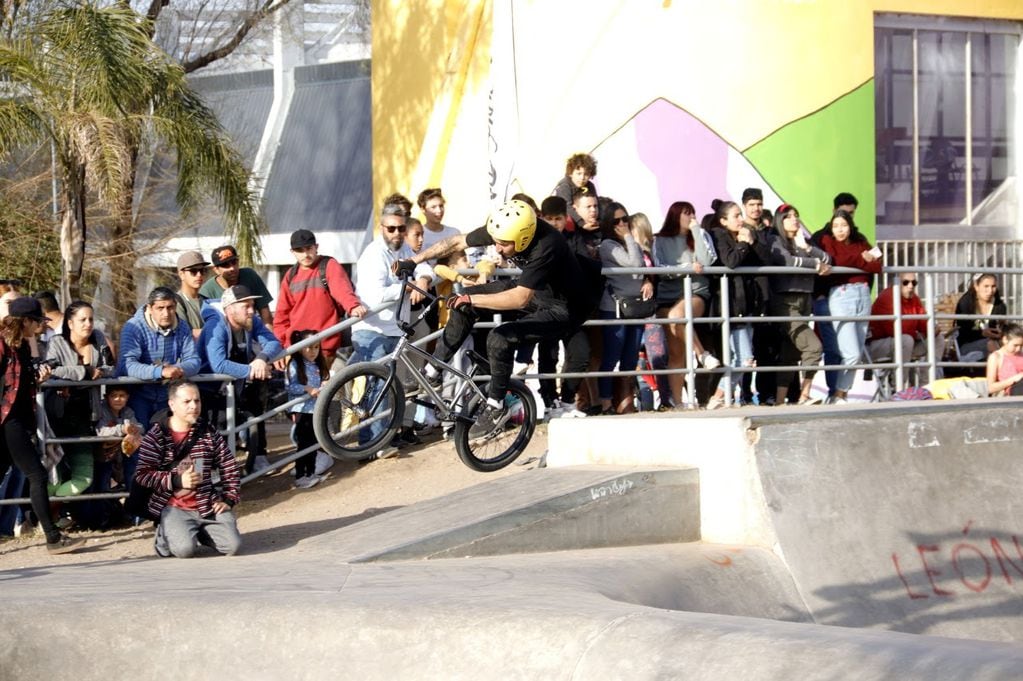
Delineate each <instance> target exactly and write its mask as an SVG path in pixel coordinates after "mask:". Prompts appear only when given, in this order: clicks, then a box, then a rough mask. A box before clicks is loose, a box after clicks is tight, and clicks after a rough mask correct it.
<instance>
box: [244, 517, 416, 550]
mask: <svg viewBox="0 0 1023 681" xmlns="http://www.w3.org/2000/svg"><path fill="white" fill-rule="evenodd" d="M398 508H402V507H401V506H385V507H382V508H367V509H366V510H365V511H363V512H362V513H359V514H358V515H350V516H345V517H342V518H329V519H327V520H314V521H311V522H306V523H295V524H294V525H278V526H276V527H270V528H267V529H265V530H257V531H255V532H246V533H244V534H242V540H243V542H244V544H243V546H242V551H241V553H242V554H243V555H246V556H253V555H259V554H264V553H274V552H276V551H283V550H285V549H289V548H291V547H293V546H295V545H296V544H298V543H299V542H301V541H303V540H306V539H310V538H312V537H318V536H321V535H324V534H327V533H328V532H333V531H334V530H339V529H341V528H343V527H348V526H349V525H354V524H355V523H358V522H361V521H363V520H366V519H368V518H372V517H374V516H378V515H380V514H382V513H387V512H388V511H393V510H395V509H398Z"/></svg>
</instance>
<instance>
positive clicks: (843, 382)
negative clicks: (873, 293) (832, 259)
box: [828, 284, 870, 391]
mask: <svg viewBox="0 0 1023 681" xmlns="http://www.w3.org/2000/svg"><path fill="white" fill-rule="evenodd" d="M828 307H829V309H830V310H831V314H833V315H835V316H836V317H866V316H867V315H869V314H870V287H869V286H867V285H866V284H845V285H843V286H835V287H834V288H832V289H831V292H830V293H829V294H828ZM832 324H833V325H834V327H835V336H836V337H837V339H838V352H839V353H840V354H841V355H842V364H844V365H846V366H852V365H854V364H858V363H859V361H860V359H861V358H862V357H863V344H864V343H865V342H866V340H867V322H866V321H862V322H861V321H846V322H832ZM855 378H856V371H855V370H853V369H846V370H844V371H840V372H838V381H837V383H836V384H835V389H836V390H843V391H848V390H849V388H851V387H852V384H853V380H854V379H855Z"/></svg>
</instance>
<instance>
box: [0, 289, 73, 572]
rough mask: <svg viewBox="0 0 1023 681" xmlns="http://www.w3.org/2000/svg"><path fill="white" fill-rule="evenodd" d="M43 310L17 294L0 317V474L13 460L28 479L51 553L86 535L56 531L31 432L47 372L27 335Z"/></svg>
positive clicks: (33, 330) (39, 323)
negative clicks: (36, 362)
mask: <svg viewBox="0 0 1023 681" xmlns="http://www.w3.org/2000/svg"><path fill="white" fill-rule="evenodd" d="M43 319H44V317H43V311H42V308H41V307H40V306H39V301H38V300H36V299H35V298H16V299H14V300H12V301H11V302H10V305H9V307H8V316H7V317H5V318H4V319H3V320H0V385H2V388H0V478H3V476H4V475H5V474H6V473H7V469H8V468H10V465H11V463H12V462H13V463H14V465H15V466H17V467H18V470H20V471H21V472H22V473H24V474H25V477H27V478H28V484H29V496H30V497H31V499H32V511H33V512H34V513H35V515H36V517H37V518H38V519H39V523H40V524H41V525H42V527H43V531H44V532H45V533H46V549H47V550H48V551H49V552H50V553H54V554H56V553H70V552H71V551H74V550H76V549H78V548H80V547H81V546H82V545H83V544H84V543H85V540H84V539H81V538H79V539H72V538H70V537H65V536H62V535H61V534H60V531H59V530H58V529H57V527H56V526H55V525H54V524H53V519H52V518H51V517H50V502H49V499H47V496H46V469H44V468H43V464H42V462H41V461H40V460H39V451H38V450H37V449H36V445H35V441H34V440H33V439H32V435H33V433H34V432H35V429H36V414H35V406H36V400H35V398H36V385H37V382H38V381H44V380H46V379H47V378H48V377H49V375H50V367H48V366H46V365H45V364H44V365H42V366H40V367H39V368H38V369H36V368H34V367H33V366H32V355H31V352H30V351H29V347H28V343H27V342H26V339H27V338H29V337H31V336H33V335H36V334H38V333H39V330H40V327H41V326H42V320H43Z"/></svg>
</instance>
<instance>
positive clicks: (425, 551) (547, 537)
mask: <svg viewBox="0 0 1023 681" xmlns="http://www.w3.org/2000/svg"><path fill="white" fill-rule="evenodd" d="M699 538H700V494H699V475H698V474H697V471H696V469H695V468H688V469H677V468H675V469H671V468H658V467H649V466H648V467H645V468H633V469H629V470H623V469H621V468H615V467H605V466H592V467H583V468H573V469H571V470H550V469H540V470H534V471H524V472H523V473H520V474H518V475H513V476H509V477H506V478H500V479H497V480H493V481H489V482H485V483H482V484H480V485H476V486H474V487H470V488H467V489H464V490H461V491H459V492H455V493H453V494H449V495H447V496H444V497H440V498H438V499H434V500H431V501H425V502H421V503H418V504H415V505H414V506H410V507H407V508H403V509H398V510H396V511H391V512H390V513H386V514H383V515H380V516H378V517H375V518H371V519H369V520H365V521H363V522H361V523H358V524H356V525H353V526H351V527H349V528H345V529H342V530H339V531H338V532H335V533H331V534H330V535H329V536H327V537H321V538H318V539H315V540H312V542H306V545H307V546H308V547H309V548H313V547H316V546H318V545H322V546H323V547H325V548H329V550H330V551H332V552H339V554H338V556H339V558H341V559H343V560H345V561H347V562H352V563H360V562H366V561H374V560H407V559H414V558H465V557H471V556H489V555H497V554H508V553H535V552H541V551H563V550H570V549H588V548H603V547H608V546H635V545H639V544H661V543H669V542H691V541H698V540H699Z"/></svg>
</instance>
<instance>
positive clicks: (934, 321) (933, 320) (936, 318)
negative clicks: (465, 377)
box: [0, 266, 1023, 506]
mask: <svg viewBox="0 0 1023 681" xmlns="http://www.w3.org/2000/svg"><path fill="white" fill-rule="evenodd" d="M603 272H604V274H609V275H610V274H631V275H657V274H675V275H678V274H681V275H683V301H684V309H685V316H684V317H652V318H648V319H607V320H604V319H591V320H589V321H587V322H585V324H584V326H608V325H637V324H639V325H644V326H645V325H648V324H658V325H667V324H684V325H685V357H687V358H688V361H686V363H685V364H686V366H685V367H683V368H681V369H670V368H669V369H643V370H639V369H637V370H621V369H616V370H614V371H604V372H601V371H587V372H578V373H564V372H558V373H548V374H525V375H524V376H523V378H526V379H565V378H593V377H602V376H648V375H653V376H659V375H669V374H677V373H682V374H684V375H685V377H686V379H685V383H686V385H687V388H688V389H687V395H688V396H689V405H690V406H695V399H696V398H695V395H696V377H697V375H698V374H720V375H721V376H722V377H723V379H724V400H725V404H726V405H728V404H730V403H731V399H732V393H733V390H732V388H733V385H734V382H735V380H737V378H738V377H739V376H741V375H742V374H746V373H757V372H764V373H768V372H792V371H800V370H813V371H842V370H863V369H872V370H893V371H894V380H895V384H896V390H902V389H903V388H904V387H905V386H904V378H903V374H904V370H906V369H925V370H926V372H927V376H928V380H929V381H933V380H935V378H936V377H937V376H938V374H939V371H940V369H942V368H944V367H965V368H977V367H983V366H984V363H983V362H962V361H958V362H946V361H942V358H941V357H938V356H937V354H936V353H937V344H936V338H937V333H938V324H939V322H941V321H943V320H955V319H981V318H984V319H1016V318H1017V317H1014V316H1012V315H1003V316H997V315H986V316H983V317H981V316H979V315H955V314H945V313H939V312H937V311H936V298H937V291H938V290H940V288H939V286H940V284H938V282H939V281H941V279H940V278H939V277H945V276H948V275H956V276H959V277H962V276H965V275H970V276H972V275H973V274H976V273H980V272H983V273H987V272H991V273H994V274H996V275H999V276H1001V277H1008V276H1011V277H1023V268H992V267H986V268H967V267H922V266H921V267H910V266H891V267H885V268H884V269H883V275H884V277H885V278H887V276H888V275H892V274H898V273H902V272H914V273H917V274H919V275H921V276H923V277H924V286H923V287H922V288H921V292H922V293H923V295H921V296H920V297H921V299H922V300H923V302H924V304H925V309H926V314H923V315H903V314H902V298H901V296H899V295H895V296H893V313H892V314H891V315H868V316H860V317H851V316H841V315H830V316H826V317H825V316H818V317H813V316H811V317H779V316H757V317H733V316H731V310H730V300H729V295H728V291H729V287H730V286H731V284H732V279H733V278H734V277H741V276H751V275H771V274H799V275H807V276H816V275H815V274H814V273H813V271H812V270H807V269H803V268H795V267H744V268H736V269H729V268H726V267H705V268H703V271H702V272H701V275H700V276H719V277H720V292H719V296H718V299H719V304H720V314H718V315H716V316H705V317H694V316H693V305H692V303H693V292H692V276H693V274H694V273H693V272H692V271H691V270H689V269H688V268H684V267H635V268H629V267H614V268H604V270H603ZM831 272H832V273H833V274H853V273H861V271H860V270H856V269H853V268H843V267H835V268H832V270H831ZM460 273H461V274H474V273H475V270H462V271H460ZM519 273H520V270H518V269H502V270H498V271H497V272H495V275H496V276H515V275H517V274H519ZM392 305H393V303H392V302H387V303H382V304H380V305H377V306H375V307H373V308H371V309H370V310H369V311H368V312H367V315H369V314H377V313H379V312H380V311H381V310H384V309H387V308H389V307H391V306H392ZM919 319H925V320H926V321H927V335H926V341H927V354H926V357H925V358H924V359H923V360H922V361H919V362H912V361H906V359H907V358H905V357H903V354H902V344H901V343H893V355H894V356H893V357H892V360H891V361H888V362H883V361H882V362H859V363H857V364H855V365H845V364H840V365H819V366H814V367H806V366H801V365H778V366H765V367H761V366H752V367H733V366H731V359H732V358H731V349H730V343H729V336H730V331H731V326H732V325H733V324H772V323H781V322H787V321H793V320H809V321H813V322H832V321H859V322H869V321H873V320H891V321H892V322H893V325H894V337H896V338H898V337H901V335H902V325H903V322H904V321H907V320H919ZM358 321H359V319H356V318H350V319H346V320H344V321H341V322H339V323H337V324H335V325H333V326H331V327H330V328H328V329H325V330H323V331H321V332H319V333H317V334H316V335H314V336H310V337H309V338H307V339H304V340H303V341H301V342H300V343H296V344H294V345H291V346H290V347H289V348H287V349H286V350H285V351H284V352H283V353H281V354H280V355H278V356H276V357H274V358H273V359H272V360H271V361H272V362H274V361H277V360H279V359H281V358H284V357H287V356H290V355H293V354H295V353H297V352H299V351H301V350H302V349H303V348H305V347H307V346H309V345H312V344H314V343H317V342H320V341H322V340H323V339H324V338H328V337H331V336H335V335H337V334H339V333H341V332H342V331H344V330H345V329H347V328H349V327H351V326H353V325H354V324H356V323H357V322H358ZM500 323H501V318H500V315H495V320H494V321H493V322H485V323H479V324H478V325H477V327H478V328H493V327H495V326H497V325H499V324H500ZM714 324H720V325H721V334H720V335H721V348H722V358H721V359H722V365H721V367H719V368H716V369H703V368H697V367H696V362H695V361H694V358H695V353H694V339H695V336H696V326H697V325H714ZM441 333H442V331H437V332H434V333H432V334H430V335H429V336H427V337H425V338H422V339H420V340H418V341H416V343H415V344H416V345H422V344H425V343H427V342H429V341H430V340H432V339H433V338H436V337H437V336H439V335H440V334H441ZM477 378H478V379H480V380H485V379H486V378H488V376H485V375H480V376H477ZM189 380H192V381H195V382H210V381H222V382H224V383H225V387H226V397H227V400H226V402H227V406H226V410H225V411H226V415H227V427H226V429H225V430H223V431H222V433H223V434H224V435H226V436H227V437H228V441H229V446H230V448H231V451H235V450H236V448H237V442H236V438H237V434H238V433H239V432H241V431H243V430H247V429H248V428H251V427H253V426H255V425H256V424H258V423H260V422H262V421H265V420H267V419H270V418H272V417H273V416H275V415H276V414H279V413H282V412H284V411H287V410H288V409H290V408H291V407H292V406H295V405H296V404H301V403H302V402H304V401H307V400H309V399H313V398H312V397H310V396H301V397H297V398H295V399H293V400H289V401H287V402H285V403H284V404H281V405H278V406H277V407H274V408H273V409H271V410H269V411H267V412H266V413H264V414H260V415H256V416H253V417H252V418H249V419H247V420H246V421H245V422H244V423H241V424H236V422H235V420H236V404H235V400H236V396H235V390H234V382H235V381H236V380H238V379H236V378H234V377H232V376H227V375H222V374H214V375H198V376H193V377H191V378H190V379H189ZM152 382H153V381H143V380H140V379H133V378H126V377H121V378H107V379H97V380H95V381H61V380H56V379H50V380H49V381H47V382H46V383H45V384H44V387H46V388H49V387H79V388H81V387H87V386H90V385H102V384H108V385H109V384H118V385H135V384H143V383H152ZM39 400H40V408H42V403H41V401H42V392H40V394H39ZM39 437H40V446H41V447H45V445H46V443H47V442H54V443H74V442H89V443H91V442H113V441H119V440H120V439H121V438H119V437H95V436H94V437H85V438H49V439H46V437H45V433H40V434H39ZM318 448H319V447H318V445H314V446H311V447H308V448H306V449H304V450H302V451H297V452H295V453H293V454H290V455H288V456H287V457H285V458H283V459H280V460H278V461H276V462H274V463H273V464H272V465H271V466H270V468H264V469H261V470H260V471H255V472H253V473H251V474H249V475H247V476H245V477H244V478H243V479H242V482H243V483H244V482H249V481H251V480H253V479H256V478H258V477H260V476H262V475H267V474H269V473H271V472H273V471H274V470H277V469H279V468H281V467H283V466H285V465H287V464H288V463H291V462H292V461H295V460H296V459H298V458H300V457H302V456H304V455H306V454H309V453H310V452H313V451H316V450H317V449H318ZM125 496H126V494H125V493H123V492H120V493H95V494H82V495H75V496H66V497H53V498H52V499H53V500H55V501H62V502H67V501H79V500H88V499H111V498H123V497H125ZM23 503H28V499H6V500H0V506H3V505H7V504H23Z"/></svg>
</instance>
